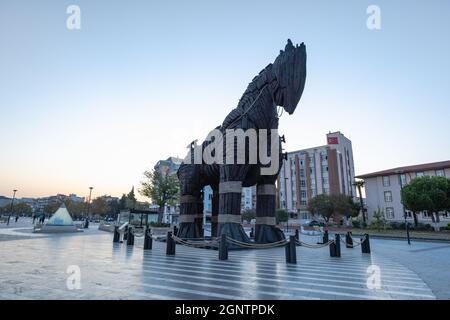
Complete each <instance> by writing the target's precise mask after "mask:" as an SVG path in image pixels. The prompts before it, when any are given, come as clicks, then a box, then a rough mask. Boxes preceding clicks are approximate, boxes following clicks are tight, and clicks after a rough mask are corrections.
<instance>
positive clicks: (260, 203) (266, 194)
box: [255, 179, 285, 243]
mask: <svg viewBox="0 0 450 320" xmlns="http://www.w3.org/2000/svg"><path fill="white" fill-rule="evenodd" d="M275 202H276V188H275V183H274V182H273V181H271V179H266V180H264V179H263V180H262V181H261V182H260V183H258V185H257V188H256V226H255V242H258V243H271V242H277V241H280V240H282V239H285V236H284V234H283V232H282V231H281V230H280V229H279V228H277V227H276V224H277V221H276V213H275V206H276V203H275Z"/></svg>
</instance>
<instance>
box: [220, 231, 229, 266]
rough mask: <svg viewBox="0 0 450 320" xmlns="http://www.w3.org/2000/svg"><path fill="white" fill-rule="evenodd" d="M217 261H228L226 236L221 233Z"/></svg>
mask: <svg viewBox="0 0 450 320" xmlns="http://www.w3.org/2000/svg"><path fill="white" fill-rule="evenodd" d="M219 260H228V243H227V235H226V234H225V233H222V235H221V236H220V242H219Z"/></svg>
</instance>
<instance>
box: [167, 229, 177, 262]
mask: <svg viewBox="0 0 450 320" xmlns="http://www.w3.org/2000/svg"><path fill="white" fill-rule="evenodd" d="M166 242H167V246H166V255H168V256H174V255H175V240H173V238H172V232H170V231H169V232H167V238H166Z"/></svg>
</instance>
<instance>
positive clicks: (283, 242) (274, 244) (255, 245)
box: [227, 237, 289, 249]
mask: <svg viewBox="0 0 450 320" xmlns="http://www.w3.org/2000/svg"><path fill="white" fill-rule="evenodd" d="M227 242H230V243H232V244H235V245H237V246H239V247H243V248H253V249H269V248H276V247H281V246H284V245H286V243H288V242H289V241H287V240H286V239H283V240H280V241H277V242H271V243H248V242H242V241H239V240H236V239H233V238H230V237H227Z"/></svg>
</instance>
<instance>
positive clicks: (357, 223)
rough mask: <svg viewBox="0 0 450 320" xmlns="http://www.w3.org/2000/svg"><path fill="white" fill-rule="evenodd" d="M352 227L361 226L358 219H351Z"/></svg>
mask: <svg viewBox="0 0 450 320" xmlns="http://www.w3.org/2000/svg"><path fill="white" fill-rule="evenodd" d="M352 226H353V228H358V229H359V228H361V222H360V221H359V220H353V221H352Z"/></svg>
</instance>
